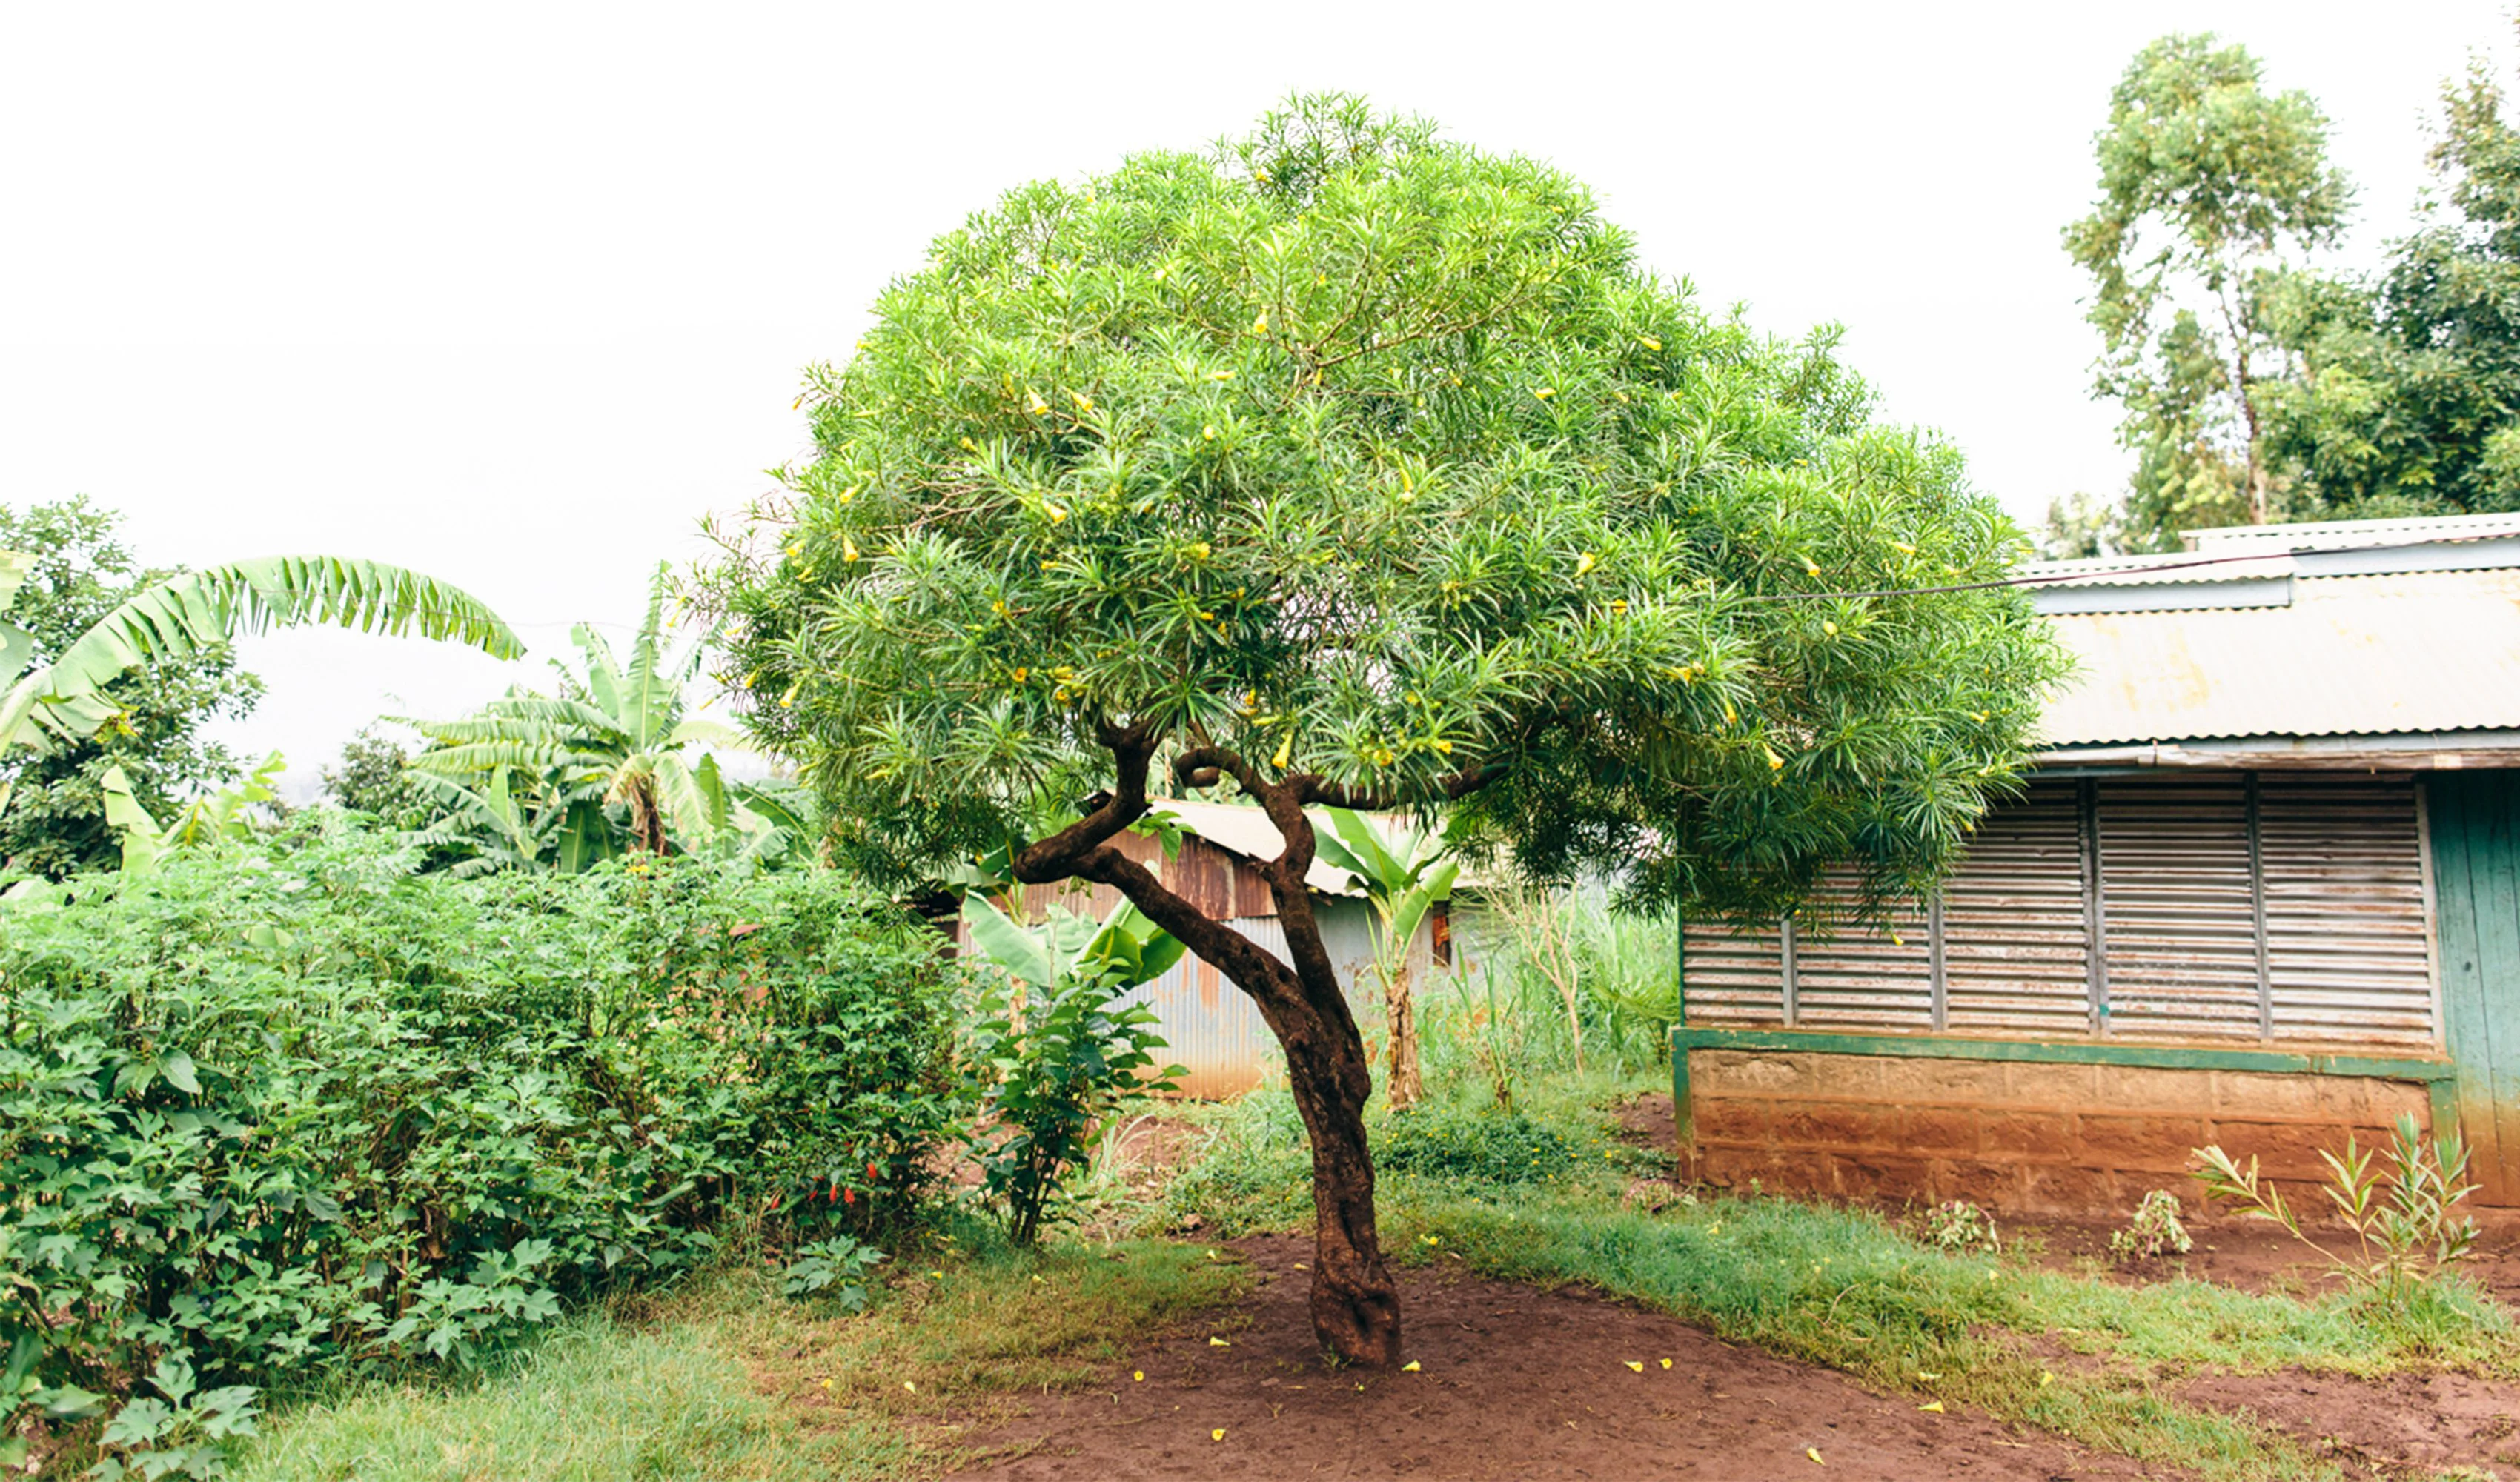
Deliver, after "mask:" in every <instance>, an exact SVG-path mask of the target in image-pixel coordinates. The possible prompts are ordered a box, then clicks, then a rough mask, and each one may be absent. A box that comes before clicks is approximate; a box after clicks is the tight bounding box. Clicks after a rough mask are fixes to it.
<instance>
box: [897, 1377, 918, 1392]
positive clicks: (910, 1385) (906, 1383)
mask: <svg viewBox="0 0 2520 1482" xmlns="http://www.w3.org/2000/svg"><path fill="white" fill-rule="evenodd" d="M901 1387H902V1388H904V1389H906V1390H908V1391H910V1392H911V1393H912V1394H914V1395H915V1394H917V1393H919V1385H918V1383H917V1382H916V1381H915V1380H911V1379H904V1380H902V1381H901Z"/></svg>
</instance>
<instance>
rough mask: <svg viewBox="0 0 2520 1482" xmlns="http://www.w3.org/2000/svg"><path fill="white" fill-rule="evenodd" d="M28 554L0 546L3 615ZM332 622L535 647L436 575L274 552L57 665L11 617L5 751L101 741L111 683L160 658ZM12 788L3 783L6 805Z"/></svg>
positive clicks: (1, 669)
mask: <svg viewBox="0 0 2520 1482" xmlns="http://www.w3.org/2000/svg"><path fill="white" fill-rule="evenodd" d="M34 564H35V558H34V557H33V556H32V555H30V554H28V553H26V552H22V551H9V552H0V611H5V610H7V608H8V606H9V604H10V603H12V602H15V601H16V600H17V596H18V589H19V588H20V587H22V586H23V585H24V584H25V581H26V575H27V573H28V572H29V571H31V570H32V569H33V568H34ZM310 624H329V625H332V626H335V627H342V628H351V629H355V630H357V631H359V632H363V633H382V634H392V635H403V634H418V635H420V636H421V637H423V638H432V639H439V640H444V641H452V642H460V643H465V644H469V645H471V646H472V647H473V648H476V649H479V650H481V651H483V652H485V653H488V654H491V655H492V656H494V657H497V658H517V657H520V656H522V655H523V653H524V651H525V650H524V645H523V644H522V643H519V642H518V641H517V635H516V633H515V632H514V631H513V630H511V629H510V628H509V626H508V625H507V623H506V622H504V621H502V620H501V619H500V617H499V615H498V614H497V613H496V612H493V611H491V610H490V609H489V608H488V607H487V606H483V605H482V604H481V603H480V601H479V600H478V599H476V598H474V597H472V596H471V595H470V594H468V593H466V592H464V591H462V590H461V589H459V588H456V587H453V586H450V585H448V584H447V583H445V582H442V581H439V580H437V579H436V578H435V577H432V576H425V575H422V574H421V573H420V572H417V571H411V570H407V569H405V568H403V567H401V566H393V565H387V564H385V563H384V562H382V561H352V560H348V559H345V558H342V557H337V556H265V557H257V558H254V559H253V560H250V561H233V562H230V563H229V564H227V565H223V566H212V567H209V568H208V569H206V570H202V571H187V572H184V573H183V574H181V575H178V576H173V577H169V578H168V579H166V580H165V581H162V582H159V583H158V584H157V585H156V586H154V587H150V588H148V589H147V590H145V591H143V592H141V593H139V594H138V595H136V596H134V597H132V598H131V599H130V600H129V601H127V602H125V603H123V604H122V605H121V606H117V607H115V608H114V609H113V610H112V611H111V612H108V613H107V614H105V616H104V617H102V618H100V619H98V620H97V623H96V625H95V626H94V627H91V628H89V629H88V630H87V631H86V632H85V633H83V634H81V635H79V636H78V637H77V638H76V639H74V640H72V641H71V643H70V645H69V647H68V648H67V649H65V650H63V651H62V652H61V653H60V654H59V655H58V656H56V657H55V658H54V659H53V660H52V662H50V663H45V664H36V663H33V662H32V660H33V657H34V652H35V641H34V638H33V636H32V635H31V634H29V633H27V631H26V630H25V629H23V628H22V627H20V626H18V625H17V624H15V623H12V622H8V621H6V620H5V619H0V682H5V683H7V685H8V689H7V691H6V693H5V694H0V756H7V755H9V754H12V753H14V752H15V751H16V749H17V748H18V747H20V746H24V747H26V748H28V749H30V750H33V751H35V752H37V753H38V754H41V753H43V752H45V751H47V750H49V749H50V748H51V747H52V746H54V745H56V744H59V743H63V742H74V741H81V740H84V739H86V738H88V737H92V736H94V735H96V734H97V732H99V731H101V730H103V729H104V728H106V727H107V726H110V725H112V724H113V722H114V721H115V720H116V719H117V718H118V717H119V715H120V711H119V710H118V709H117V708H116V707H115V705H114V704H113V702H112V700H111V699H109V698H107V697H106V695H105V687H106V686H107V685H108V684H110V683H111V682H112V681H113V680H114V679H115V678H117V677H119V676H120V675H121V674H122V673H123V672H124V671H125V670H127V669H130V668H131V667H133V666H134V665H137V664H142V663H146V662H148V661H149V660H150V659H153V658H168V657H175V656H179V655H182V654H187V653H193V652H198V651H201V650H203V649H205V648H208V647H210V646H212V645H215V644H221V643H227V642H230V641H232V640H234V639H237V638H239V637H243V636H246V635H248V634H254V633H262V632H265V631H267V630H269V629H272V628H280V627H298V626H305V625H310ZM7 805H8V786H7V785H5V784H0V807H6V806H7Z"/></svg>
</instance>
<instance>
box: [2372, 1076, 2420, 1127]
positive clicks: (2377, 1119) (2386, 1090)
mask: <svg viewBox="0 0 2520 1482" xmlns="http://www.w3.org/2000/svg"><path fill="white" fill-rule="evenodd" d="M2363 1092H2364V1094H2365V1095H2366V1096H2368V1097H2369V1098H2370V1104H2369V1107H2368V1109H2367V1110H2365V1112H2364V1113H2363V1114H2364V1116H2366V1117H2367V1118H2369V1119H2370V1120H2371V1121H2372V1122H2373V1123H2375V1124H2378V1125H2380V1126H2384V1127H2395V1126H2396V1125H2397V1123H2398V1118H2400V1117H2402V1116H2410V1117H2413V1118H2414V1119H2415V1125H2416V1126H2418V1127H2421V1128H2423V1129H2424V1130H2425V1131H2426V1132H2427V1133H2429V1132H2431V1131H2433V1130H2434V1129H2433V1093H2432V1088H2431V1087H2429V1086H2419V1085H2416V1084H2415V1083H2414V1082H2412V1081H2366V1082H2364V1083H2363Z"/></svg>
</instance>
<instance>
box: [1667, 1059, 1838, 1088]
mask: <svg viewBox="0 0 2520 1482" xmlns="http://www.w3.org/2000/svg"><path fill="white" fill-rule="evenodd" d="M1819 1058H1821V1056H1819V1055H1794V1054H1790V1053H1787V1052H1784V1051H1778V1050H1692V1051H1690V1052H1689V1053H1688V1085H1689V1090H1690V1092H1691V1093H1692V1094H1696V1093H1701V1092H1703V1093H1710V1094H1713V1095H1718V1096H1809V1095H1810V1094H1811V1087H1812V1062H1813V1061H1814V1060H1816V1059H1819Z"/></svg>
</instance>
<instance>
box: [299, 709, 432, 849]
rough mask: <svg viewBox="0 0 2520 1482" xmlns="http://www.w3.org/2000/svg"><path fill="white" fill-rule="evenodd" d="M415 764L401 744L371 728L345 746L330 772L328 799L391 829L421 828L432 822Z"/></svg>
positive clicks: (326, 788)
mask: <svg viewBox="0 0 2520 1482" xmlns="http://www.w3.org/2000/svg"><path fill="white" fill-rule="evenodd" d="M410 764H411V755H410V753H409V752H407V751H405V750H404V749H403V747H402V746H401V744H400V743H398V742H397V741H394V739H393V738H392V737H389V736H386V735H385V734H383V732H382V730H381V729H380V728H379V727H377V726H373V725H372V726H367V727H365V728H363V729H361V731H360V732H359V734H358V735H356V736H353V737H351V738H350V739H349V740H348V741H345V742H343V743H342V745H341V755H340V757H339V759H338V760H337V762H336V763H335V764H334V765H333V766H331V767H327V768H325V769H324V796H325V799H326V800H327V801H329V802H331V803H332V804H333V806H335V807H337V808H342V809H346V810H348V811H350V812H352V813H364V814H366V815H368V816H369V817H370V818H372V819H375V820H376V821H377V822H378V823H379V824H380V825H382V826H383V827H385V828H387V829H402V830H410V829H418V828H421V827H422V826H424V825H425V824H427V821H428V819H427V813H426V812H425V811H423V804H422V801H421V795H420V789H419V786H417V785H416V784H415V783H413V781H412V780H411V776H410Z"/></svg>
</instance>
